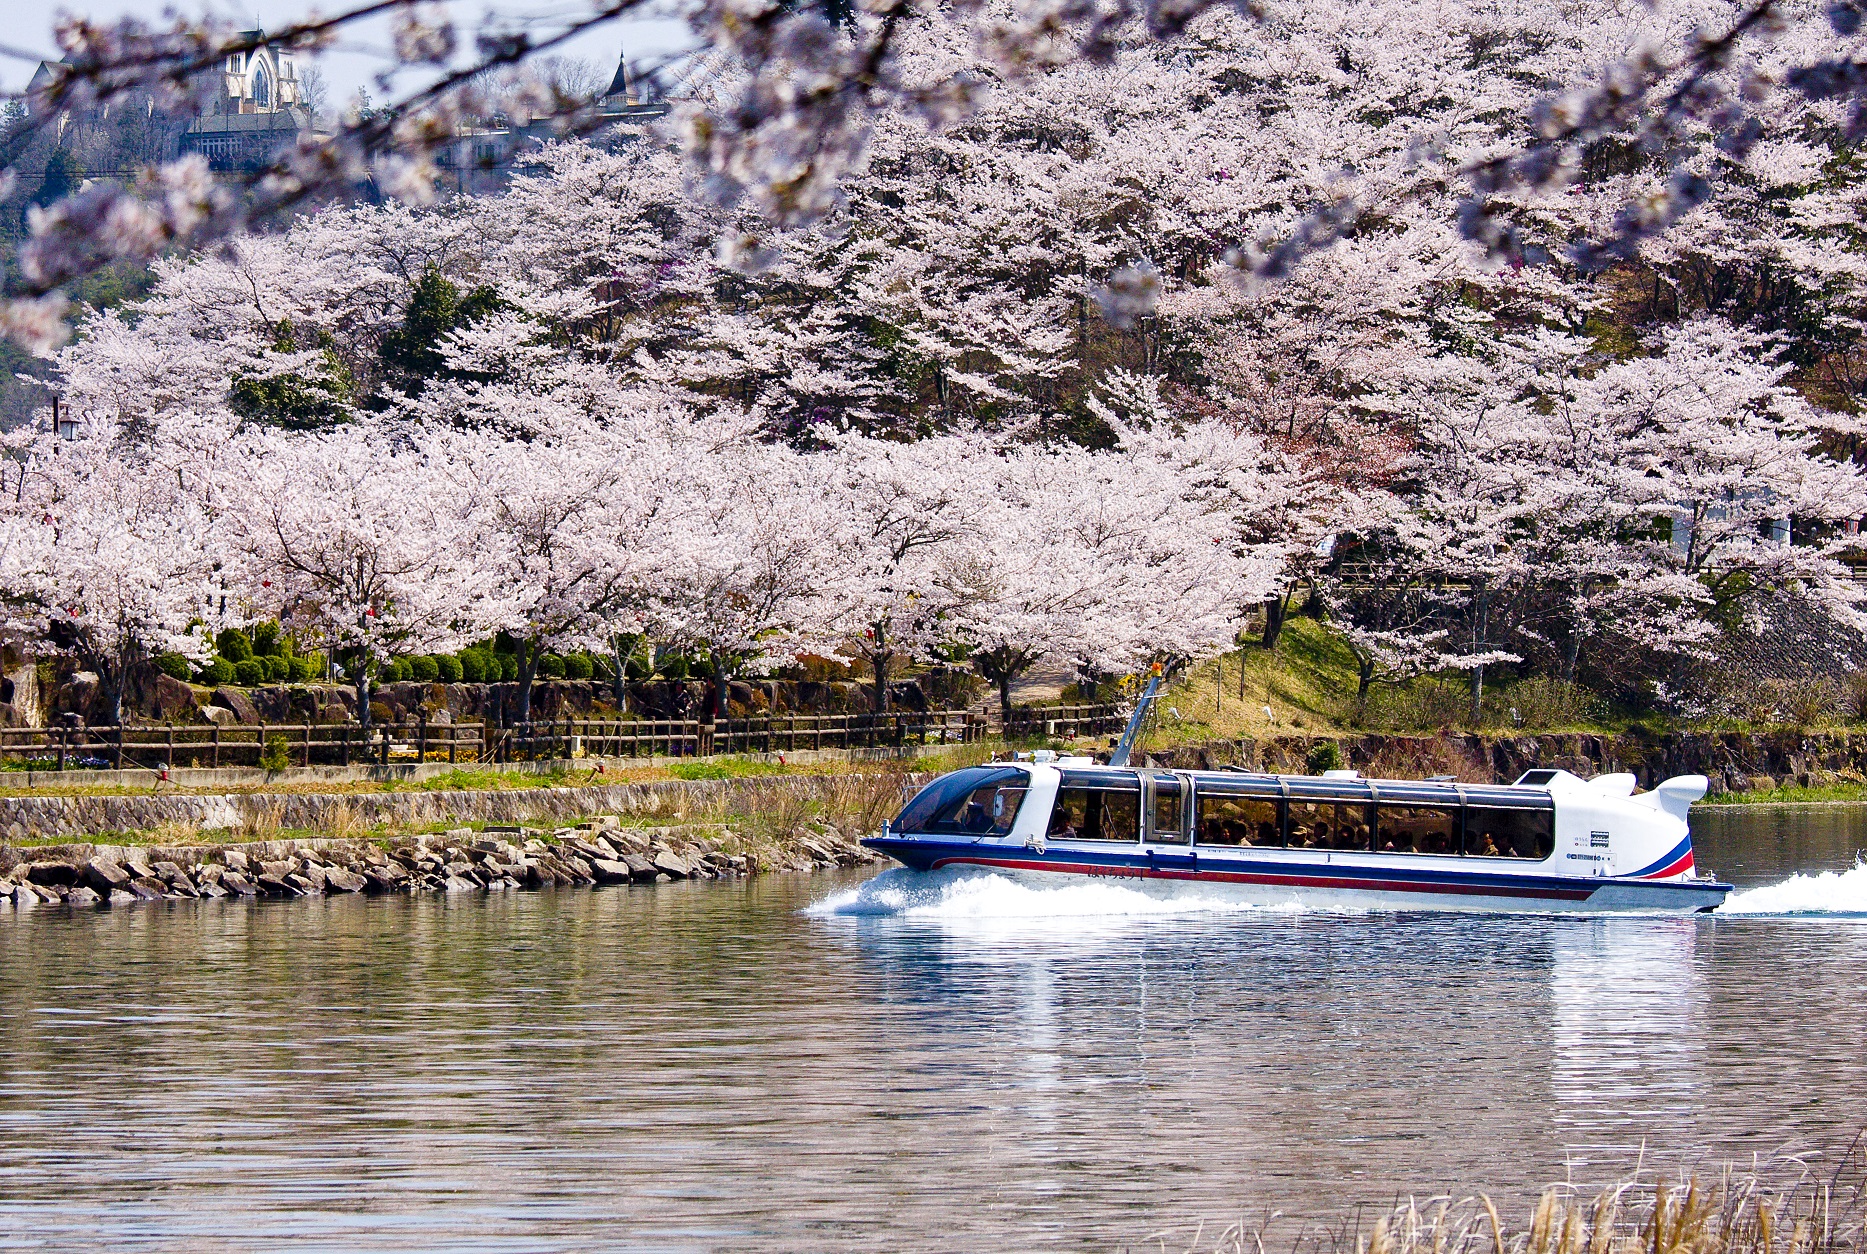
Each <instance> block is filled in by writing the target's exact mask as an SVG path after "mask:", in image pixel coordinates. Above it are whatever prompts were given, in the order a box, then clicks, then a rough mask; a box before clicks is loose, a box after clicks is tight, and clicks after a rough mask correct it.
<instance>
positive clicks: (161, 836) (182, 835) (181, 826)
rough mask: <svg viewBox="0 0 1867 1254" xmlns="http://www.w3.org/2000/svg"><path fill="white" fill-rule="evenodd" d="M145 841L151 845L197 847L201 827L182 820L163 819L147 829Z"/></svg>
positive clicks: (199, 840)
mask: <svg viewBox="0 0 1867 1254" xmlns="http://www.w3.org/2000/svg"><path fill="white" fill-rule="evenodd" d="M147 839H148V842H149V843H150V844H152V845H198V844H200V843H201V825H200V824H199V823H195V822H191V821H188V820H184V819H163V820H162V821H161V822H160V823H157V824H156V825H155V826H154V827H152V828H150V829H149V835H148V838H147Z"/></svg>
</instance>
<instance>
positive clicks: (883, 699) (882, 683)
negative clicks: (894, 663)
mask: <svg viewBox="0 0 1867 1254" xmlns="http://www.w3.org/2000/svg"><path fill="white" fill-rule="evenodd" d="M876 639H877V640H880V639H881V636H880V634H879V633H878V634H877V635H876ZM869 665H870V666H871V667H872V668H873V669H874V671H875V712H876V713H877V714H886V713H888V654H887V653H886V652H882V653H871V654H869Z"/></svg>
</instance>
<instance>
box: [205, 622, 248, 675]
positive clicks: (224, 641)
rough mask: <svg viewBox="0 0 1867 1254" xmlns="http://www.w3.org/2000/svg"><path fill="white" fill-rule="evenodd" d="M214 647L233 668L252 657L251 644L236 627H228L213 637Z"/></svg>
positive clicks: (244, 634) (245, 635)
mask: <svg viewBox="0 0 1867 1254" xmlns="http://www.w3.org/2000/svg"><path fill="white" fill-rule="evenodd" d="M214 647H215V648H216V649H218V650H219V651H220V655H221V656H222V657H224V658H226V659H227V660H228V661H229V662H232V663H233V664H234V665H235V666H238V665H239V664H240V663H242V662H244V661H246V660H247V659H248V658H250V657H252V656H253V642H252V640H251V639H250V638H249V637H248V636H247V634H246V633H245V632H244V631H241V630H240V629H239V628H238V627H228V628H227V629H225V630H224V631H221V632H219V633H217V634H216V635H215V637H214Z"/></svg>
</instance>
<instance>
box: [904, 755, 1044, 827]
mask: <svg viewBox="0 0 1867 1254" xmlns="http://www.w3.org/2000/svg"><path fill="white" fill-rule="evenodd" d="M1028 782H1029V781H1028V779H1027V777H1026V775H1025V773H1024V772H1023V771H1021V770H1018V769H1016V768H1014V767H1002V766H998V767H993V766H972V767H967V768H966V769H964V770H960V771H954V772H952V773H951V774H948V775H942V776H941V777H940V778H939V779H936V780H934V781H933V783H931V784H929V785H927V787H925V788H923V789H921V790H920V792H918V793H916V794H915V795H914V800H912V801H910V802H908V804H907V808H906V809H904V810H902V811H901V817H899V818H897V819H896V820H895V821H894V823H893V824H892V825H891V830H893V831H896V832H902V833H915V832H954V833H959V834H967V835H977V836H1002V835H1004V834H1005V833H1006V832H1009V831H1010V830H1011V825H1012V823H1013V821H1014V820H1016V818H1017V817H1018V807H1019V806H1021V805H1022V804H1023V803H1024V793H1025V788H1026V786H1027V784H1028Z"/></svg>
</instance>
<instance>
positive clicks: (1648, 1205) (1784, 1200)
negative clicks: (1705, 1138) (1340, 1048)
mask: <svg viewBox="0 0 1867 1254" xmlns="http://www.w3.org/2000/svg"><path fill="white" fill-rule="evenodd" d="M1864 1203H1867V1154H1864V1152H1863V1146H1862V1141H1861V1140H1859V1139H1857V1140H1856V1141H1855V1143H1854V1145H1853V1146H1851V1147H1850V1148H1849V1150H1848V1152H1847V1153H1846V1154H1845V1155H1844V1156H1843V1157H1842V1160H1841V1162H1840V1164H1839V1166H1836V1167H1833V1168H1831V1169H1829V1170H1821V1169H1818V1168H1816V1167H1815V1166H1812V1165H1811V1164H1810V1163H1808V1162H1806V1161H1804V1160H1802V1159H1799V1158H1784V1159H1778V1160H1773V1161H1770V1162H1764V1163H1757V1164H1753V1165H1752V1167H1750V1168H1749V1169H1747V1170H1746V1169H1739V1168H1736V1167H1734V1166H1731V1165H1729V1164H1727V1165H1726V1166H1725V1167H1724V1168H1723V1169H1722V1170H1721V1171H1719V1172H1718V1174H1717V1176H1716V1177H1715V1178H1714V1179H1711V1180H1709V1181H1708V1180H1706V1179H1704V1178H1702V1177H1701V1175H1699V1174H1698V1173H1693V1172H1687V1173H1682V1174H1681V1175H1680V1176H1679V1177H1677V1178H1675V1179H1671V1180H1667V1179H1661V1178H1654V1177H1651V1176H1648V1175H1646V1174H1644V1173H1643V1172H1641V1171H1639V1170H1638V1169H1636V1171H1635V1172H1634V1173H1633V1174H1632V1175H1630V1176H1628V1177H1627V1178H1626V1179H1624V1180H1621V1181H1619V1182H1617V1183H1615V1184H1613V1185H1611V1186H1609V1187H1607V1188H1604V1189H1601V1190H1599V1191H1597V1192H1593V1193H1589V1192H1585V1191H1584V1190H1581V1189H1579V1188H1577V1187H1575V1186H1573V1185H1567V1184H1564V1185H1556V1186H1553V1187H1551V1188H1549V1189H1546V1190H1545V1191H1544V1192H1543V1194H1542V1196H1541V1197H1540V1198H1538V1200H1537V1203H1536V1205H1535V1207H1534V1208H1533V1209H1532V1210H1531V1213H1530V1219H1529V1222H1528V1223H1527V1224H1525V1225H1524V1226H1523V1227H1521V1228H1517V1229H1512V1228H1511V1227H1510V1226H1509V1225H1507V1224H1506V1223H1505V1222H1504V1220H1503V1219H1502V1218H1501V1217H1500V1215H1499V1213H1498V1209H1497V1207H1496V1205H1495V1204H1493V1202H1492V1201H1491V1199H1490V1198H1489V1197H1488V1196H1486V1195H1484V1194H1482V1193H1480V1194H1474V1195H1472V1196H1468V1197H1463V1198H1458V1199H1454V1198H1453V1197H1452V1196H1451V1195H1446V1196H1442V1197H1435V1198H1429V1199H1426V1200H1424V1201H1421V1200H1419V1199H1415V1198H1408V1199H1407V1200H1406V1201H1405V1202H1402V1203H1400V1204H1399V1205H1397V1206H1395V1207H1394V1208H1393V1209H1392V1210H1390V1211H1388V1212H1387V1213H1385V1214H1382V1215H1379V1216H1377V1217H1376V1218H1375V1219H1374V1222H1373V1224H1372V1226H1370V1227H1367V1228H1365V1229H1364V1227H1363V1224H1362V1222H1361V1220H1360V1219H1359V1217H1358V1218H1357V1219H1355V1220H1353V1221H1345V1222H1343V1223H1341V1224H1339V1225H1335V1226H1325V1227H1322V1228H1316V1229H1310V1230H1306V1231H1303V1232H1300V1233H1298V1234H1296V1236H1295V1238H1294V1240H1291V1239H1289V1238H1286V1237H1283V1236H1281V1235H1279V1236H1275V1237H1274V1236H1273V1235H1272V1233H1271V1227H1272V1226H1273V1224H1274V1223H1275V1221H1276V1220H1278V1219H1279V1218H1280V1216H1279V1214H1278V1213H1276V1212H1272V1213H1271V1214H1269V1215H1266V1216H1265V1218H1264V1220H1263V1221H1262V1222H1257V1223H1252V1222H1240V1223H1236V1224H1233V1225H1232V1226H1231V1227H1229V1228H1227V1229H1226V1230H1225V1231H1224V1232H1222V1233H1220V1234H1219V1236H1218V1238H1217V1239H1216V1240H1214V1241H1211V1242H1210V1243H1208V1242H1207V1240H1206V1239H1205V1238H1204V1234H1203V1231H1202V1232H1200V1233H1196V1234H1195V1236H1194V1237H1193V1241H1192V1244H1190V1245H1187V1246H1184V1247H1182V1248H1184V1249H1185V1250H1186V1251H1187V1252H1188V1254H1266V1251H1267V1250H1268V1249H1269V1248H1270V1247H1271V1245H1272V1244H1278V1245H1288V1246H1289V1247H1290V1249H1291V1251H1292V1254H1856V1252H1858V1251H1860V1250H1861V1249H1862V1245H1863V1238H1862V1232H1863V1218H1864V1217H1867V1205H1864ZM1149 1242H1150V1243H1158V1246H1159V1248H1160V1249H1161V1250H1162V1251H1163V1252H1164V1251H1166V1250H1167V1249H1168V1248H1169V1247H1168V1244H1167V1242H1168V1238H1167V1237H1166V1236H1165V1235H1164V1234H1157V1235H1156V1236H1154V1237H1150V1238H1149ZM1178 1244H1179V1243H1178V1242H1177V1241H1176V1242H1175V1245H1178Z"/></svg>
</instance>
